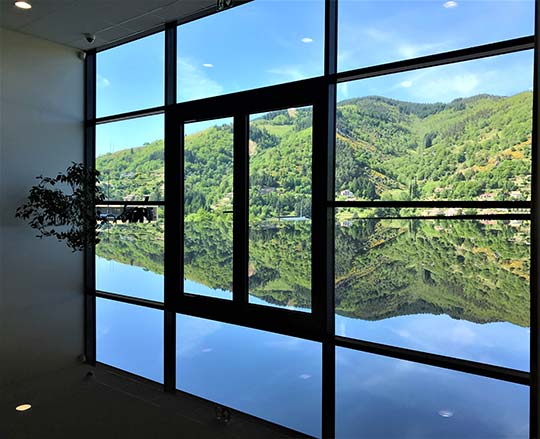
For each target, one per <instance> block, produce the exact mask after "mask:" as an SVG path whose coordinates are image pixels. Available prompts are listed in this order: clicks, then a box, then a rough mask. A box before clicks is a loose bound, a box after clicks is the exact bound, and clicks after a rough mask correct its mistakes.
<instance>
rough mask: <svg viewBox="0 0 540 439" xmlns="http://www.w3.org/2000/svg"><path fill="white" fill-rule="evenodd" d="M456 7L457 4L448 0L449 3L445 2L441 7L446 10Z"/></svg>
mask: <svg viewBox="0 0 540 439" xmlns="http://www.w3.org/2000/svg"><path fill="white" fill-rule="evenodd" d="M457 5H458V3H457V2H455V1H453V0H450V1H448V2H446V3H443V7H444V8H446V9H450V8H455V7H456V6H457Z"/></svg>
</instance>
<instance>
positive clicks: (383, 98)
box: [336, 51, 533, 201]
mask: <svg viewBox="0 0 540 439" xmlns="http://www.w3.org/2000/svg"><path fill="white" fill-rule="evenodd" d="M532 72H533V54H532V52H531V51H524V52H519V53H513V54H510V55H500V56H497V57H491V58H483V59H479V60H474V61H468V62H464V63H457V64H450V65H445V66H438V67H432V68H429V69H419V70H413V71H410V72H404V73H398V74H394V75H386V76H379V77H375V78H370V79H362V80H359V81H352V82H344V83H341V84H339V85H338V99H339V100H340V101H339V103H338V105H337V139H336V199H337V200H383V201H388V200H396V201H411V200H454V201H457V200H468V201H471V200H474V201H512V200H530V197H531V185H530V175H531V135H532V79H533V77H532ZM510 78H511V79H510Z"/></svg>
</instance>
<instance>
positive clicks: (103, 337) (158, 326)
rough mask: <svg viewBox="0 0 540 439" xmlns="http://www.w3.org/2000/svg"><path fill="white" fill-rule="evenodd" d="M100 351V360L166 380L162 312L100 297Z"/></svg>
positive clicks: (98, 324) (97, 346)
mask: <svg viewBox="0 0 540 439" xmlns="http://www.w3.org/2000/svg"><path fill="white" fill-rule="evenodd" d="M96 350H97V352H96V358H97V360H98V361H100V362H102V363H105V364H109V365H111V366H114V367H118V368H119V369H123V370H127V371H128V372H132V373H134V374H137V375H140V376H143V377H145V378H148V379H151V380H154V381H157V382H160V383H162V382H163V313H162V311H159V310H156V309H151V308H143V307H140V306H135V305H130V304H127V303H122V302H115V301H112V300H107V299H101V298H99V297H98V298H97V299H96Z"/></svg>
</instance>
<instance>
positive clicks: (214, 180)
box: [184, 118, 233, 299]
mask: <svg viewBox="0 0 540 439" xmlns="http://www.w3.org/2000/svg"><path fill="white" fill-rule="evenodd" d="M184 132H185V139H184V292H186V293H189V294H197V295H203V296H210V297H217V298H222V299H232V285H233V216H232V213H233V121H232V119H230V118H228V119H221V120H214V121H204V122H192V123H189V124H185V126H184Z"/></svg>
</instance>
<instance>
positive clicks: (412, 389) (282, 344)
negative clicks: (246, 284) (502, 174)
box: [96, 258, 529, 439]
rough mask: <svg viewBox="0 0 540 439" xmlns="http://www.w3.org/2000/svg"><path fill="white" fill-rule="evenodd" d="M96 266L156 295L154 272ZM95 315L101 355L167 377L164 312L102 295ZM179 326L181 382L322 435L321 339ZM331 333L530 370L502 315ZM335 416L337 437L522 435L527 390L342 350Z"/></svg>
mask: <svg viewBox="0 0 540 439" xmlns="http://www.w3.org/2000/svg"><path fill="white" fill-rule="evenodd" d="M96 264H97V265H96V267H97V272H98V278H99V279H100V280H99V282H98V288H99V289H105V290H106V291H116V292H124V293H128V292H129V293H130V294H132V295H135V296H137V297H145V298H153V299H154V300H161V298H162V297H163V296H162V294H163V293H162V288H163V287H162V285H163V277H162V276H160V275H157V274H154V273H152V272H148V271H144V270H143V269H141V268H139V267H132V266H129V265H125V264H119V263H115V262H110V261H106V260H104V259H102V258H96ZM107 270H108V271H107ZM185 285H186V291H191V292H193V293H197V294H203V293H204V294H208V295H213V296H214V297H230V292H227V291H222V290H211V289H209V288H207V287H205V286H203V285H200V284H197V283H195V282H193V281H189V280H186V281H185ZM107 287H108V288H107ZM160 289H161V290H160ZM156 291H158V292H159V294H160V296H157V295H156ZM152 293H153V294H154V296H153V297H152ZM138 294H140V295H138ZM250 302H251V303H260V304H264V303H265V302H264V301H262V300H261V299H258V298H256V297H250ZM96 314H97V316H96V317H97V322H96V328H97V358H98V361H101V362H103V363H106V364H110V365H113V366H115V367H118V368H120V369H124V370H127V371H129V372H132V373H135V374H138V375H141V376H144V377H146V378H150V379H152V380H155V381H158V382H162V380H163V362H162V361H163V360H162V358H163V317H162V314H161V312H160V311H157V310H153V309H145V308H140V307H136V306H133V305H128V304H124V303H118V302H113V301H109V300H105V299H99V298H98V299H97V313H96ZM177 325H178V327H177V331H178V332H177V337H178V343H177V359H178V363H177V367H178V369H177V373H178V378H177V380H178V382H177V384H178V387H179V389H181V390H184V391H186V392H189V393H193V394H195V395H198V396H201V397H203V398H206V399H209V400H212V401H215V402H218V403H221V404H223V405H226V406H230V407H233V408H235V409H238V410H241V411H245V412H247V413H250V414H253V415H255V416H258V417H261V418H264V419H267V420H270V421H272V422H276V423H278V424H282V425H285V426H287V427H290V428H293V429H296V430H300V431H303V432H306V433H308V434H312V435H315V436H320V422H321V420H320V416H321V415H320V403H321V350H320V345H319V344H318V343H314V342H309V341H305V340H300V339H296V338H292V337H285V336H282V335H278V334H272V333H268V332H263V331H257V330H252V329H248V328H242V327H239V326H234V325H228V324H224V323H221V322H214V321H210V320H204V319H198V318H194V317H188V316H180V317H179V318H178V321H177ZM336 332H337V333H338V334H339V335H344V336H348V337H355V338H363V339H366V340H373V341H377V342H380V343H386V344H392V345H397V346H402V347H407V348H412V349H419V350H424V351H428V352H434V353H441V354H445V355H450V356H456V357H460V358H467V359H472V360H475V361H482V362H488V363H494V364H500V365H503V366H507V367H513V368H518V369H524V370H527V369H528V351H529V346H528V343H529V330H528V328H520V327H518V326H515V325H512V324H509V323H489V324H475V323H471V322H467V321H463V320H453V319H451V318H450V317H448V316H445V315H441V316H434V315H428V314H423V315H422V314H421V315H411V316H400V317H394V318H390V319H386V320H381V321H376V322H368V321H363V320H357V319H351V318H347V317H343V316H339V315H337V316H336ZM336 421H337V422H336V428H337V435H338V438H344V439H356V438H358V437H359V434H362V436H363V437H367V438H370V439H371V438H381V439H391V438H394V437H395V438H400V439H402V438H411V439H416V438H430V439H431V438H434V437H437V438H449V439H450V438H452V439H454V438H460V439H461V438H471V439H473V438H474V439H480V438H485V439H488V438H489V439H494V438H499V437H500V438H512V439H517V438H521V437H524V438H525V437H527V434H528V432H527V428H528V427H527V426H528V388H527V387H524V386H518V385H514V384H508V383H504V382H499V381H496V380H490V379H485V378H481V377H476V376H472V375H467V374H462V373H457V372H452V371H446V370H444V369H439V368H433V367H428V366H424V365H419V364H414V363H411V362H406V361H399V360H394V359H388V358H384V357H380V356H375V355H370V354H365V353H361V352H354V351H349V350H347V349H341V348H338V349H337V350H336ZM390 421H391V422H390Z"/></svg>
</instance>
